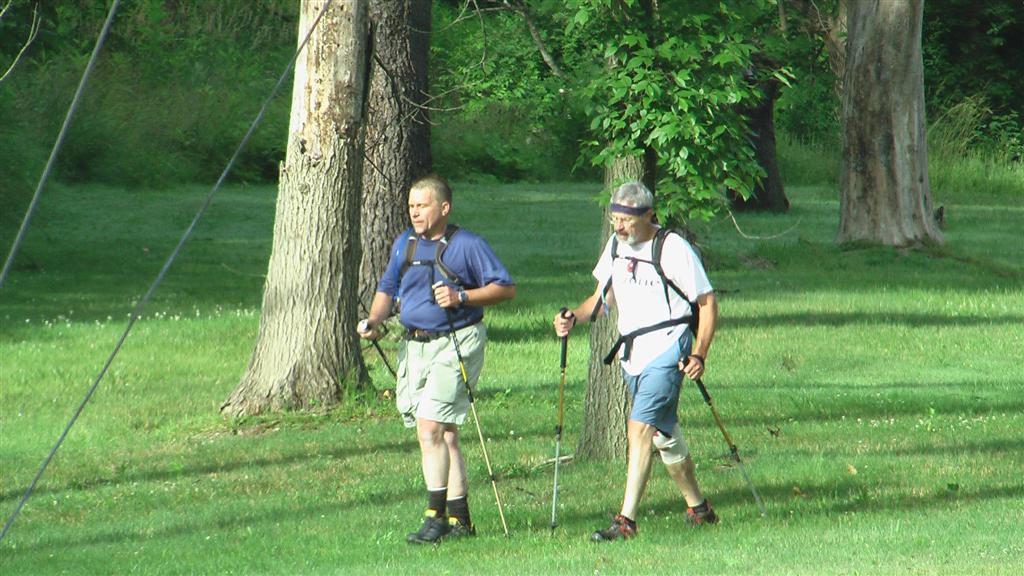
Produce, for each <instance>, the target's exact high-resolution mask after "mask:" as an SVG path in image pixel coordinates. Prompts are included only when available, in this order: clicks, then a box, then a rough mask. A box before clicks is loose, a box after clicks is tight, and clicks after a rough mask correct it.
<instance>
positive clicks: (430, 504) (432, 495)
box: [427, 487, 448, 518]
mask: <svg viewBox="0 0 1024 576" xmlns="http://www.w3.org/2000/svg"><path fill="white" fill-rule="evenodd" d="M447 500H448V488H447V487H445V488H441V489H440V490H427V508H430V509H431V510H433V511H434V512H436V513H437V517H438V518H444V515H445V502H446V501H447Z"/></svg>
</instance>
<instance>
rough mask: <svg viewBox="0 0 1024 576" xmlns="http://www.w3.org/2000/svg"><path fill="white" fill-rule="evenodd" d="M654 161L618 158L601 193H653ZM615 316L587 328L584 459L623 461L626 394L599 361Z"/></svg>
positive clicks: (617, 373) (615, 373)
mask: <svg viewBox="0 0 1024 576" xmlns="http://www.w3.org/2000/svg"><path fill="white" fill-rule="evenodd" d="M654 161H655V158H654V156H653V154H650V153H649V154H647V155H646V157H644V158H640V157H630V158H620V159H618V160H616V161H615V163H614V164H613V165H612V166H611V167H609V168H608V169H606V170H605V177H604V183H605V191H606V192H607V193H608V194H611V190H612V189H613V187H614V186H618V185H619V184H620V183H621V182H623V181H625V180H642V181H644V183H645V184H646V185H647V186H648V187H649V188H650V189H651V191H652V192H653V191H654V181H655V170H654ZM608 216H609V213H608V211H607V209H605V217H604V218H603V219H602V222H603V225H602V226H601V245H600V246H599V247H598V250H599V252H598V254H600V250H601V249H602V248H604V242H605V241H607V240H608V237H609V236H610V235H611V225H610V224H609V222H608ZM617 319H618V313H617V312H616V310H615V307H614V306H612V307H611V308H610V310H609V313H608V314H607V315H606V316H604V317H602V318H601V319H599V320H598V321H597V322H595V323H593V324H591V327H590V369H589V373H588V377H587V396H586V399H585V400H584V404H583V429H582V430H581V432H580V436H579V445H578V446H577V449H576V451H577V454H578V455H579V457H580V458H582V459H587V458H600V459H607V458H625V457H626V448H627V441H626V421H627V419H628V418H629V408H630V401H629V394H628V393H627V392H626V384H625V382H623V380H622V369H621V368H620V367H619V363H618V361H615V362H612V364H611V365H610V366H606V365H605V364H604V363H603V362H602V360H603V359H604V356H605V355H606V354H607V353H608V350H610V349H611V347H612V345H613V344H615V341H616V340H618V338H619V331H618V328H617V327H616V322H617Z"/></svg>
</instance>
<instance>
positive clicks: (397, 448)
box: [0, 439, 419, 503]
mask: <svg viewBox="0 0 1024 576" xmlns="http://www.w3.org/2000/svg"><path fill="white" fill-rule="evenodd" d="M414 452H415V453H417V454H418V453H419V445H418V444H417V442H416V441H415V439H413V440H404V441H400V442H391V443H382V444H379V445H372V446H348V447H334V448H328V449H326V450H322V451H318V452H317V453H316V454H309V452H308V451H305V450H303V451H301V452H295V453H292V454H282V455H279V456H276V457H270V458H266V457H264V458H254V459H242V458H239V459H237V460H235V461H233V462H227V463H223V464H222V463H216V464H214V463H198V464H196V465H194V466H186V467H183V468H176V469H169V468H154V469H148V470H136V471H132V472H129V473H127V474H118V475H116V476H112V477H109V478H91V479H89V480H71V481H69V482H67V483H64V484H61V485H58V486H45V487H37V488H36V489H35V490H34V491H33V492H32V494H33V496H35V497H39V496H41V495H43V494H55V493H60V492H65V491H68V490H80V491H81V490H93V489H96V488H99V487H111V486H119V485H123V484H132V483H136V482H165V481H176V480H182V479H186V478H194V477H200V476H207V475H210V474H224V473H231V472H237V471H239V470H245V469H249V468H272V467H283V466H289V465H292V464H299V463H302V462H306V461H309V460H314V459H318V458H323V457H330V458H335V459H338V460H342V461H344V460H349V459H352V458H363V457H372V456H374V455H379V454H382V453H401V454H412V453H414ZM23 494H24V489H20V490H9V491H7V492H5V493H3V494H2V495H0V502H4V503H7V502H8V501H13V500H14V499H20V498H21V497H22V496H23ZM29 502H31V499H30V500H29Z"/></svg>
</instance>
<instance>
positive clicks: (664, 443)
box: [654, 424, 690, 464]
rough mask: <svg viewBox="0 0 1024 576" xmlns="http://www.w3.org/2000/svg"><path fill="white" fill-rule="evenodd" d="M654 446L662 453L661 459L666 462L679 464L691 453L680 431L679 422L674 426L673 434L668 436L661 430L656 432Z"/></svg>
mask: <svg viewBox="0 0 1024 576" xmlns="http://www.w3.org/2000/svg"><path fill="white" fill-rule="evenodd" d="M654 447H655V448H657V449H658V452H659V453H660V454H661V461H662V462H664V463H665V464H678V463H680V462H682V461H683V460H685V459H686V457H687V456H689V455H690V449H689V447H687V445H686V440H684V439H683V435H682V433H681V432H680V431H679V424H676V425H675V427H673V428H672V436H671V437H668V436H665V435H664V434H662V433H661V432H658V431H655V432H654Z"/></svg>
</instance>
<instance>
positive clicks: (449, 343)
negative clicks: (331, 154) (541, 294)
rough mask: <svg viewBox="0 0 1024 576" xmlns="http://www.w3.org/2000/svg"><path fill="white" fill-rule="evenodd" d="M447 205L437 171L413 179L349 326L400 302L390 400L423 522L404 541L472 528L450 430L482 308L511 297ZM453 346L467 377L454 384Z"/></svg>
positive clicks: (486, 251) (491, 260) (369, 323)
mask: <svg viewBox="0 0 1024 576" xmlns="http://www.w3.org/2000/svg"><path fill="white" fill-rule="evenodd" d="M451 208H452V192H451V188H450V187H449V186H448V183H447V182H445V181H444V179H443V178H441V177H440V176H437V175H436V174H431V175H429V176H425V177H423V178H420V179H419V180H417V181H415V182H413V184H412V187H411V188H410V190H409V217H410V219H411V220H412V228H411V229H409V230H406V231H405V232H404V233H402V234H401V235H400V236H399V237H398V239H396V240H395V243H394V245H393V246H392V248H391V259H390V260H389V261H388V266H387V269H385V271H384V274H383V275H382V276H381V279H380V282H379V284H378V286H377V293H376V294H375V295H374V297H373V304H372V305H371V306H370V317H369V318H367V319H366V320H365V321H363V322H360V325H359V327H358V328H357V332H358V333H359V335H360V336H362V337H363V338H369V339H376V338H377V337H378V336H379V332H378V330H377V328H378V327H379V326H380V324H381V323H382V322H384V321H385V320H386V319H387V318H388V316H389V315H390V314H391V309H392V305H393V304H394V303H395V302H396V301H400V303H401V313H400V316H399V318H400V321H401V323H402V325H403V326H404V327H405V328H406V334H405V337H404V338H403V340H402V344H401V347H400V348H399V351H398V381H397V383H396V386H395V397H396V403H397V405H398V411H399V412H400V413H401V414H402V418H403V420H404V421H405V425H406V427H409V428H412V427H415V428H416V433H417V437H418V438H419V444H420V452H421V455H422V466H423V480H424V481H425V483H426V486H427V511H426V514H425V516H424V519H423V524H422V526H421V527H420V529H419V531H417V532H413V533H411V534H409V535H408V537H407V538H406V540H407V541H408V542H410V543H414V544H427V543H436V542H438V541H440V540H441V539H443V538H453V537H459V536H471V535H473V534H475V533H476V530H475V529H474V527H473V523H472V521H471V520H470V516H469V504H468V500H467V497H466V494H467V486H466V464H465V460H464V459H463V457H462V450H461V449H460V447H459V428H458V427H459V425H461V424H462V423H463V422H465V420H466V414H467V412H468V410H469V402H470V400H469V391H468V389H467V386H473V387H475V386H476V382H477V380H478V379H479V377H480V370H481V369H482V368H483V364H484V346H485V344H486V341H487V330H486V328H485V327H484V324H483V322H481V320H483V317H484V310H483V307H484V306H490V305H492V304H498V303H499V302H504V301H505V300H511V299H512V298H513V297H515V294H516V287H515V284H514V283H513V282H512V278H511V276H509V273H508V271H507V270H506V269H505V267H504V266H503V265H502V264H501V261H499V260H498V257H497V256H495V254H494V251H493V250H491V247H490V246H489V245H488V244H487V242H486V241H485V240H484V239H483V238H481V237H479V236H477V235H476V234H473V233H472V232H469V231H467V230H462V229H457V228H455V227H453V226H449V225H448V217H449V215H450V213H451ZM453 334H454V337H455V338H458V343H459V345H458V350H456V346H455V343H454V341H453V340H452V337H453ZM458 352H461V353H462V362H463V364H464V366H465V369H466V380H468V382H464V381H463V377H462V371H461V369H460V366H459V358H458Z"/></svg>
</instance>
